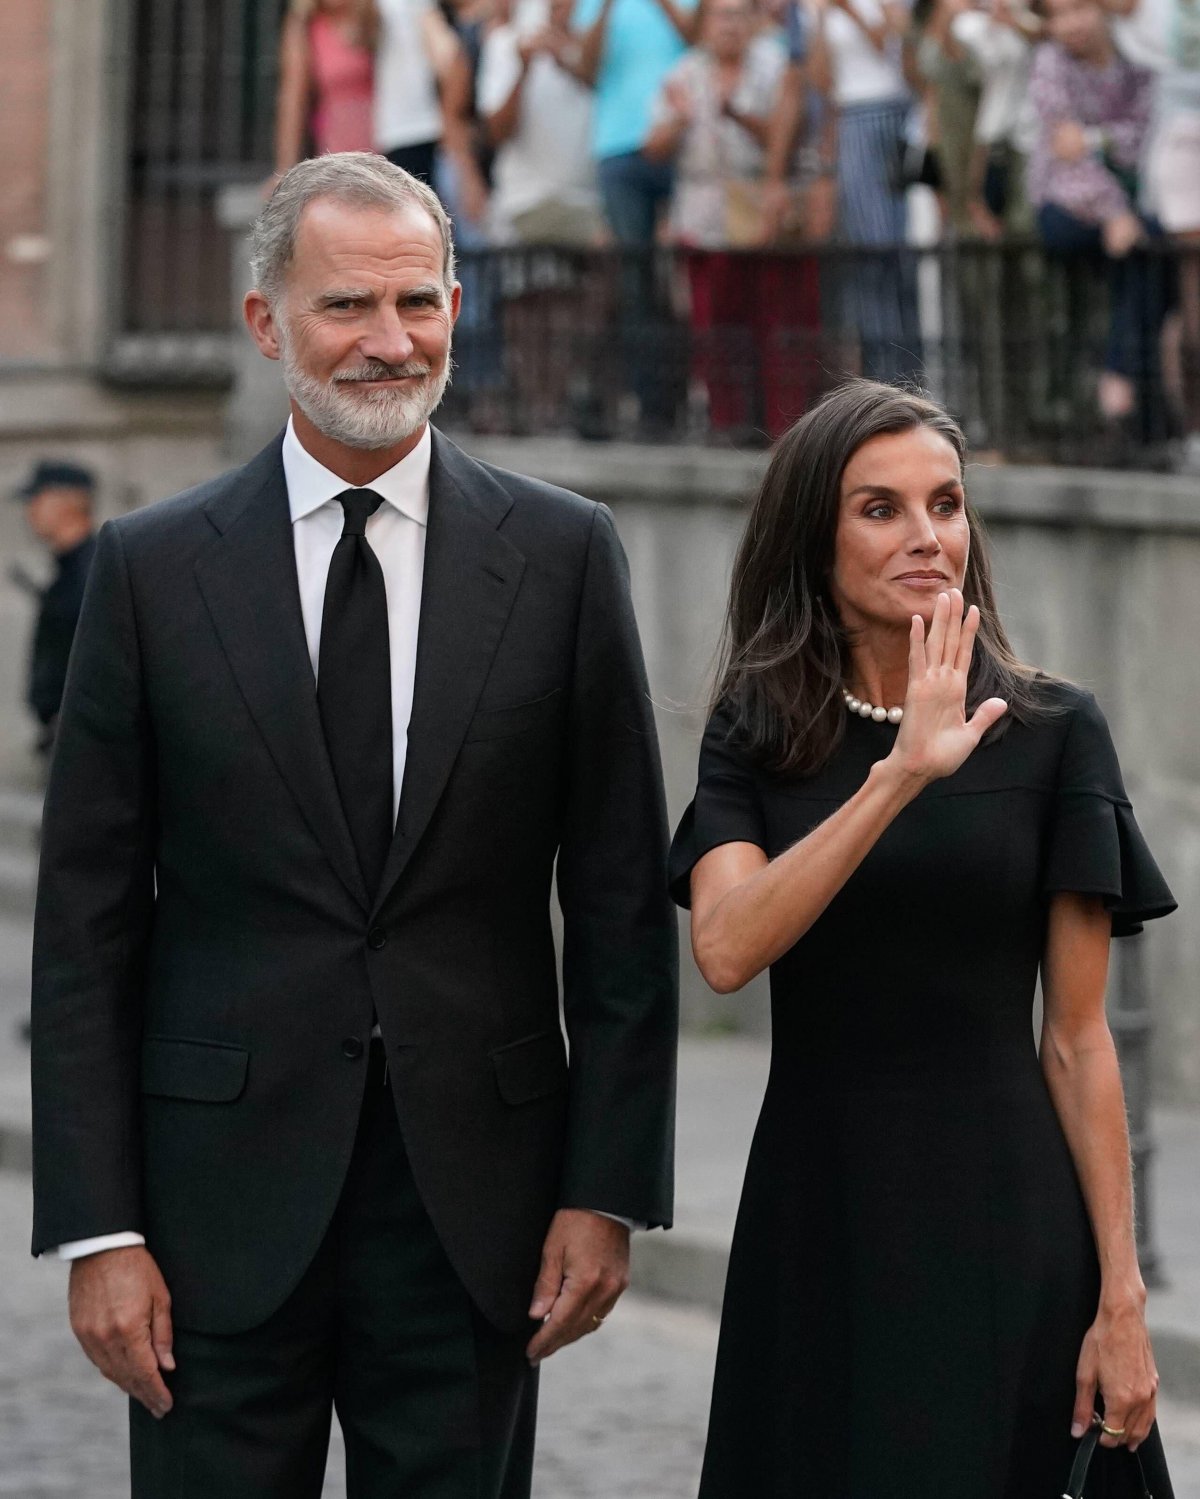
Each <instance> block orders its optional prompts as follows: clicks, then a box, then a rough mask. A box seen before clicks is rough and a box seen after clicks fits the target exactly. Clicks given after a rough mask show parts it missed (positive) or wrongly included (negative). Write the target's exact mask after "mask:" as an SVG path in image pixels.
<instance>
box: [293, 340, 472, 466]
mask: <svg viewBox="0 0 1200 1499" xmlns="http://www.w3.org/2000/svg"><path fill="white" fill-rule="evenodd" d="M279 362H280V364H281V365H282V367H283V380H284V384H285V385H286V386H287V389H288V394H289V395H290V396H291V397H292V399H293V400H294V401H295V403H296V405H297V406H299V408H300V410H301V411H303V413H304V415H305V416H306V417H307V418H308V419H309V421H310V422H311V423H312V424H313V426H314V427H315V428H316V429H317V431H318V432H320V433H321V434H322V435H323V436H325V437H328V438H330V439H331V441H333V442H340V443H341V444H342V445H343V446H344V447H347V448H391V447H395V446H396V445H397V444H398V443H401V442H405V441H406V440H407V439H408V438H410V437H411V436H412V435H413V433H414V432H417V431H419V430H420V428H421V427H422V426H423V425H424V424H425V423H426V422H427V421H428V420H429V418H430V417H431V416H432V415H433V413H434V412H435V411H436V410H437V408H438V406H439V404H440V403H441V399H442V396H443V395H444V394H445V390H446V386H447V385H448V384H449V383H450V354H449V350H447V352H446V362H445V364H444V365H443V366H442V371H441V373H440V374H438V375H435V374H433V373H432V371H431V367H430V366H429V365H428V364H425V363H424V362H423V361H421V360H419V359H409V360H406V361H405V363H404V364H385V363H384V362H383V361H382V360H379V359H368V360H364V362H363V363H362V364H361V365H358V366H356V367H355V368H354V369H351V370H339V371H338V373H337V374H336V375H335V376H334V377H333V379H331V380H328V381H324V380H318V379H317V378H316V377H315V376H314V375H310V374H309V373H308V371H307V370H305V369H304V368H303V367H302V365H301V364H300V362H299V360H298V359H297V358H296V354H295V350H294V348H293V346H292V340H291V337H290V335H289V333H288V332H287V330H286V328H285V327H283V326H281V327H280V329H279ZM409 376H413V377H417V378H420V377H422V376H424V377H425V378H423V379H420V383H419V384H417V385H415V386H414V387H413V388H412V389H411V390H403V389H396V388H390V389H388V388H382V389H376V390H370V389H362V388H359V389H357V390H343V389H341V387H342V386H343V385H347V384H350V383H351V382H354V381H358V380H396V379H402V378H406V377H409Z"/></svg>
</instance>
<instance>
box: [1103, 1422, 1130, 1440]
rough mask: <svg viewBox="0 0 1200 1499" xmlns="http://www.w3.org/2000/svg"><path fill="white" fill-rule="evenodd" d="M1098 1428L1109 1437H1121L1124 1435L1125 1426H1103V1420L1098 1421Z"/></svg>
mask: <svg viewBox="0 0 1200 1499" xmlns="http://www.w3.org/2000/svg"><path fill="white" fill-rule="evenodd" d="M1100 1430H1101V1431H1102V1432H1103V1433H1104V1434H1105V1436H1109V1437H1123V1436H1124V1435H1125V1428H1124V1427H1123V1426H1105V1424H1104V1422H1103V1421H1101V1423H1100Z"/></svg>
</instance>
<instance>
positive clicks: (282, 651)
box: [196, 440, 370, 909]
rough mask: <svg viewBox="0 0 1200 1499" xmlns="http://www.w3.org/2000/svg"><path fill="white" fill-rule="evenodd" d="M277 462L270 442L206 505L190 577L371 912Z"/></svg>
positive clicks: (286, 768)
mask: <svg viewBox="0 0 1200 1499" xmlns="http://www.w3.org/2000/svg"><path fill="white" fill-rule="evenodd" d="M279 455H280V442H279V440H276V441H275V442H273V443H272V444H271V445H270V447H268V448H266V449H265V450H264V451H263V452H262V453H260V454H259V455H258V457H257V458H254V459H252V460H251V462H250V463H248V464H247V465H246V467H245V468H244V469H243V470H242V471H241V473H240V474H238V475H236V476H234V478H233V479H231V481H230V483H229V485H228V487H227V488H225V489H223V490H222V491H221V492H220V493H219V494H218V495H216V496H215V497H214V498H213V499H212V500H210V501H209V503H208V505H207V506H206V511H207V514H208V518H209V520H210V521H211V522H212V524H213V525H214V526H215V528H216V530H217V531H218V532H219V533H220V535H219V537H218V539H216V540H215V541H214V542H213V544H212V546H210V547H209V548H208V549H207V550H206V551H205V552H203V553H202V554H201V556H200V557H199V558H198V559H197V562H196V580H197V582H198V584H199V586H200V591H201V593H202V594H203V596H204V601H205V604H206V605H207V607H208V611H209V613H210V614H211V616H212V621H213V624H214V626H215V627H216V631H217V635H218V636H219V638H220V641H221V646H222V648H223V649H224V651H225V655H226V657H227V658H228V660H229V665H230V667H231V669H232V671H233V674H234V677H235V678H236V680H237V684H238V687H239V688H240V689H241V692H242V696H243V697H244V698H245V701H246V705H247V707H248V708H249V710H250V713H251V715H252V717H253V719H254V722H255V724H256V725H257V726H258V730H259V733H260V734H261V735H262V737H263V739H264V740H265V741H266V745H267V749H268V750H269V751H270V754H271V758H272V759H273V760H274V762H275V765H276V767H277V768H278V770H279V773H280V775H281V776H282V777H283V779H284V781H285V782H286V783H287V785H288V787H289V789H290V791H291V793H292V795H293V796H294V797H295V799H296V802H297V804H298V805H299V808H300V811H301V813H302V814H303V816H304V818H305V820H306V822H307V823H308V825H309V826H310V828H311V829H312V831H313V834H314V835H315V837H316V838H317V840H318V842H319V843H320V844H321V847H322V848H323V849H324V850H325V853H326V856H327V857H328V859H329V861H330V863H331V864H332V865H333V867H334V869H335V870H336V871H337V874H338V876H339V878H340V879H341V880H342V882H343V884H344V885H345V886H346V888H347V889H348V890H349V891H350V893H351V895H353V896H354V898H355V900H357V901H358V902H359V904H360V905H361V906H363V908H364V909H368V908H369V907H370V901H369V899H368V896H367V889H366V886H365V885H364V883H363V878H362V874H361V873H360V871H359V867H358V859H357V857H356V855H355V852H354V844H353V842H352V840H351V837H350V830H349V828H348V826H347V825H346V818H345V815H344V813H343V812H342V806H341V801H340V800H339V798H338V792H337V784H336V782H335V781H334V778H333V769H332V767H331V765H330V763H329V755H328V753H327V751H326V748H325V736H324V734H323V732H322V729H321V720H320V716H319V714H318V712H317V692H316V683H315V682H314V680H313V672H312V663H311V661H310V660H309V655H308V645H307V643H306V641H305V636H304V620H303V616H302V615H301V612H300V591H299V587H298V584H297V581H296V557H295V551H294V548H293V543H292V528H291V519H290V515H289V511H288V497H287V486H286V484H285V483H284V477H283V464H282V462H281V460H280V456H279Z"/></svg>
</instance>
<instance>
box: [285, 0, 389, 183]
mask: <svg viewBox="0 0 1200 1499" xmlns="http://www.w3.org/2000/svg"><path fill="white" fill-rule="evenodd" d="M376 29H377V18H376V14H375V6H374V4H373V0H291V5H290V6H289V8H288V13H287V17H286V18H285V20H284V24H283V35H282V39H281V42H280V57H279V94H278V98H277V101H276V109H275V172H276V175H281V174H282V173H284V172H286V171H287V170H288V168H289V167H292V166H295V164H296V163H297V162H298V161H301V160H303V158H304V157H306V156H310V155H311V156H323V155H324V154H325V153H326V152H327V151H370V150H372V149H373V148H374V145H375V140H374V130H373V126H372V118H371V109H372V99H373V95H374V71H375V64H374V53H375V35H376Z"/></svg>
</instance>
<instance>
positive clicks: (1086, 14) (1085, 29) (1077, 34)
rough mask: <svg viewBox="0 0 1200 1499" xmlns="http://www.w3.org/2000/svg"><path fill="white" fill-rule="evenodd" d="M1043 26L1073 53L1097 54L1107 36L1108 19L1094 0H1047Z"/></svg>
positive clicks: (1080, 54) (1082, 54)
mask: <svg viewBox="0 0 1200 1499" xmlns="http://www.w3.org/2000/svg"><path fill="white" fill-rule="evenodd" d="M1046 26H1047V30H1048V31H1049V33H1050V35H1051V36H1052V37H1053V38H1054V40H1055V41H1056V42H1057V43H1058V44H1059V46H1060V47H1063V48H1064V49H1065V50H1066V51H1067V52H1070V53H1071V55H1072V56H1073V57H1084V58H1086V57H1092V56H1094V55H1096V54H1097V53H1098V52H1100V51H1102V50H1103V48H1104V45H1105V42H1106V41H1107V38H1108V23H1107V21H1106V20H1105V16H1104V12H1103V10H1101V8H1100V6H1099V5H1097V4H1096V0H1046Z"/></svg>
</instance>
